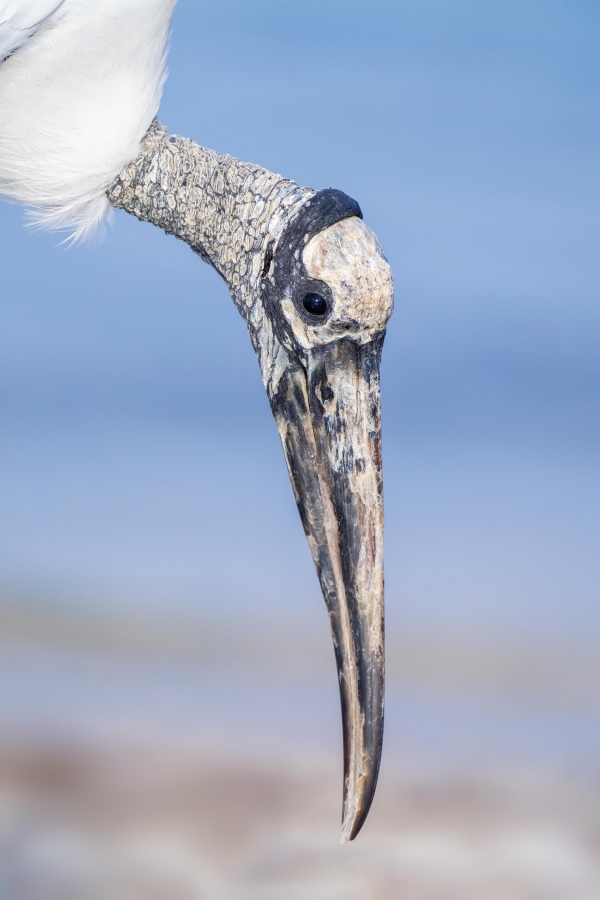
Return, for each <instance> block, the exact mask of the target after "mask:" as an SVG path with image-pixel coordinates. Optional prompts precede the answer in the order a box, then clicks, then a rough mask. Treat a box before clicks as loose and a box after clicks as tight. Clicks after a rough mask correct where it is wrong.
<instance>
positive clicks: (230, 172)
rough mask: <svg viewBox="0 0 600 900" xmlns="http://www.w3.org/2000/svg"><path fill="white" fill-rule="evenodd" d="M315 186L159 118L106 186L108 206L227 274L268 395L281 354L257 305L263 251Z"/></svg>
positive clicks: (275, 381)
mask: <svg viewBox="0 0 600 900" xmlns="http://www.w3.org/2000/svg"><path fill="white" fill-rule="evenodd" d="M313 193H314V192H313V191H311V190H309V189H307V188H301V187H299V186H298V185H297V184H296V183H295V182H293V181H289V180H287V179H284V178H282V177H281V176H280V175H275V174H273V173H272V172H269V171H268V170H267V169H263V168H261V167H260V166H256V165H253V164H251V163H244V162H240V161H239V160H237V159H234V158H233V157H231V156H222V155H221V154H219V153H216V152H215V151H214V150H207V149H206V148H204V147H201V146H199V145H198V144H196V143H194V141H191V140H189V139H187V138H182V137H178V136H176V135H169V134H168V132H167V130H166V129H165V128H164V127H163V126H162V125H160V124H158V123H154V124H153V126H152V127H151V129H150V131H149V132H148V134H147V136H146V138H145V140H144V142H143V144H142V150H141V153H140V155H139V156H138V158H137V159H136V160H135V161H134V162H132V163H131V164H130V165H128V166H126V167H125V169H124V170H123V171H122V172H121V174H120V175H119V176H118V177H117V179H116V180H115V181H114V182H113V184H112V185H111V186H110V188H109V190H108V191H107V196H108V199H109V200H110V202H111V203H112V204H113V206H116V207H119V208H121V209H124V210H126V211H127V212H129V213H132V214H133V215H134V216H136V217H137V218H138V219H141V220H142V221H145V222H151V223H152V224H154V225H157V226H158V227H159V228H162V229H163V231H165V232H166V233H167V234H173V235H175V237H177V238H179V239H180V240H182V241H185V242H186V243H187V244H189V246H190V247H191V248H192V249H193V250H194V251H195V252H196V253H198V254H199V255H200V256H201V257H202V259H204V260H205V261H206V262H208V263H210V265H212V266H213V267H214V268H215V269H216V270H217V272H219V274H220V275H221V276H222V277H223V278H224V279H225V281H226V282H227V285H228V287H229V290H230V292H231V296H232V297H233V300H234V302H235V304H236V306H237V307H238V309H239V311H240V313H241V314H242V315H243V316H244V318H245V319H246V322H247V324H248V329H249V331H250V336H251V338H252V343H253V345H254V349H255V351H256V353H257V355H258V358H259V361H260V365H261V370H262V374H263V381H264V383H265V387H266V388H267V391H268V393H269V396H272V395H273V393H274V391H275V390H276V389H277V385H278V383H279V374H280V372H281V370H282V368H281V367H282V366H285V364H287V357H285V358H284V356H285V350H284V349H283V348H282V347H281V346H280V345H279V342H278V341H276V340H274V339H273V329H272V324H271V322H270V319H269V317H268V316H266V315H265V311H264V308H263V305H262V299H261V291H260V281H261V276H262V272H263V268H264V265H265V256H266V254H267V248H268V246H269V243H270V242H271V241H276V240H277V238H278V237H279V236H280V234H281V232H282V231H283V229H284V227H285V225H286V224H287V222H288V221H289V220H290V218H291V217H293V215H294V213H295V212H296V211H297V209H298V208H299V207H300V206H301V205H302V204H303V203H305V202H306V200H307V199H308V198H309V197H311V196H312V195H313ZM282 354H283V356H282Z"/></svg>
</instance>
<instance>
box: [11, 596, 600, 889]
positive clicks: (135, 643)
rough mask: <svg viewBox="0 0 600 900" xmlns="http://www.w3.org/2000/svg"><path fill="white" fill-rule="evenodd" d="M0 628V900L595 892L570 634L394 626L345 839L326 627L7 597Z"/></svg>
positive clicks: (589, 719)
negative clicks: (358, 808) (354, 832)
mask: <svg viewBox="0 0 600 900" xmlns="http://www.w3.org/2000/svg"><path fill="white" fill-rule="evenodd" d="M323 624H325V623H323ZM2 633H3V635H4V637H3V642H2V657H1V661H0V722H1V725H2V732H1V734H2V737H1V742H0V874H1V880H0V885H1V887H0V897H2V898H3V900H4V898H6V900H71V898H73V900H88V898H90V900H92V898H93V900H188V898H189V900H202V898H206V900H238V898H239V900H271V898H272V900H308V898H311V900H312V898H315V900H338V898H339V900H342V898H343V900H396V898H400V897H402V898H406V900H451V898H456V900H459V898H460V900H467V898H473V900H563V898H564V900H597V898H598V896H600V864H599V860H600V809H599V805H600V804H599V800H600V767H599V766H598V760H599V759H600V755H599V753H598V751H599V750H600V715H599V713H600V703H599V701H598V697H599V696H600V692H599V691H598V688H599V687H600V671H599V667H598V663H597V660H596V659H595V656H594V654H593V653H588V652H587V651H586V648H585V647H582V646H581V644H580V645H577V646H570V647H566V646H564V647H562V648H560V647H556V646H555V647H546V649H545V651H543V652H542V650H541V649H540V648H537V649H536V648H535V647H533V646H529V645H526V644H523V645H521V646H515V645H514V642H513V644H512V645H511V644H509V643H507V642H502V641H498V640H496V641H489V642H488V644H487V646H486V644H485V640H484V639H483V638H482V636H481V635H479V636H474V635H471V636H470V637H469V636H466V635H463V636H462V637H460V638H459V637H458V636H457V635H455V636H454V637H453V638H450V637H448V636H446V637H444V638H439V639H438V640H437V642H436V641H433V640H432V639H431V638H428V637H427V636H425V635H424V634H418V633H412V634H410V635H404V636H403V637H402V638H397V637H396V636H391V638H390V641H389V651H388V653H389V659H390V667H389V668H390V675H389V690H388V717H387V722H388V730H387V735H386V743H385V753H384V762H383V767H382V772H381V778H380V784H379V791H378V796H377V798H376V802H375V804H374V808H373V811H372V813H371V816H370V818H369V820H368V822H367V824H366V826H365V828H364V831H363V833H362V834H361V835H360V836H359V838H358V839H357V840H356V841H355V842H354V843H353V844H352V845H347V846H340V845H339V843H338V841H339V822H338V818H339V811H340V805H341V735H340V728H339V711H338V708H337V696H336V683H335V674H334V666H333V659H332V654H331V651H330V648H329V646H328V636H327V635H326V633H325V629H323V634H322V635H320V636H315V635H309V634H307V635H302V634H298V632H292V631H289V632H287V633H286V632H285V630H284V631H283V632H280V634H279V636H278V639H275V636H274V635H272V634H268V633H267V634H265V632H264V630H260V629H257V630H256V632H254V633H253V632H252V631H251V630H248V629H246V630H245V631H236V630H235V629H234V630H233V631H232V633H231V634H230V635H227V633H226V630H221V631H219V630H218V629H216V630H214V631H213V632H212V633H211V632H210V631H209V630H208V629H207V628H204V629H201V628H200V627H199V625H198V627H194V628H187V629H181V630H180V631H177V630H176V629H172V628H171V629H169V627H167V626H166V625H163V626H162V627H160V625H159V623H155V625H154V626H153V627H151V626H149V625H148V623H147V622H146V623H145V624H144V625H143V626H142V625H141V624H136V622H135V621H133V620H131V621H129V622H128V623H127V624H124V623H123V622H118V621H117V622H111V621H110V620H108V619H106V620H102V619H100V618H97V619H96V620H92V621H90V620H86V619H84V618H81V619H77V618H76V617H75V618H70V619H69V618H65V617H63V618H61V617H60V616H56V617H53V618H52V619H46V618H44V617H41V616H40V615H38V614H36V613H35V612H33V613H31V612H30V614H29V615H27V614H25V613H24V612H23V607H22V606H21V607H17V606H15V605H14V604H10V603H7V604H5V606H4V607H3V614H2ZM321 638H322V639H321ZM330 657H331V658H330Z"/></svg>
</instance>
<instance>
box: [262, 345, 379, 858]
mask: <svg viewBox="0 0 600 900" xmlns="http://www.w3.org/2000/svg"><path fill="white" fill-rule="evenodd" d="M382 344H383V335H379V336H378V337H376V338H375V339H374V340H372V341H371V342H370V343H367V344H362V345H361V344H358V343H357V342H356V341H353V340H352V339H350V338H343V339H341V340H338V341H334V342H332V343H330V344H327V345H324V346H322V347H318V348H316V349H314V350H312V351H311V352H310V354H309V357H308V362H307V365H306V368H305V367H304V366H302V365H300V364H299V363H292V364H291V365H290V367H289V368H288V369H287V370H286V373H285V375H284V376H283V378H282V380H281V382H280V386H279V390H278V392H277V394H276V396H275V397H274V398H273V399H272V401H271V406H272V409H273V414H274V416H275V419H276V421H277V427H278V428H279V433H280V435H281V440H282V443H283V448H284V451H285V456H286V460H287V465H288V469H289V473H290V478H291V482H292V486H293V489H294V494H295V497H296V503H297V504H298V510H299V512H300V516H301V518H302V524H303V525H304V531H305V532H306V537H307V539H308V543H309V545H310V549H311V553H312V556H313V560H314V563H315V566H316V569H317V573H318V576H319V580H320V582H321V589H322V591H323V596H324V598H325V603H326V604H327V609H328V611H329V618H330V622H331V631H332V636H333V643H334V647H335V654H336V662H337V668H338V676H339V682H340V696H341V702H342V723H343V732H344V805H343V816H342V842H343V843H345V842H346V841H351V840H353V839H354V838H355V837H356V835H357V834H358V832H359V831H360V829H361V827H362V825H363V823H364V821H365V819H366V817H367V814H368V812H369V809H370V806H371V803H372V800H373V795H374V793H375V787H376V784H377V776H378V772H379V762H380V758H381V743H382V738H383V701H384V610H383V483H382V473H381V417H380V395H379V367H380V361H381V347H382Z"/></svg>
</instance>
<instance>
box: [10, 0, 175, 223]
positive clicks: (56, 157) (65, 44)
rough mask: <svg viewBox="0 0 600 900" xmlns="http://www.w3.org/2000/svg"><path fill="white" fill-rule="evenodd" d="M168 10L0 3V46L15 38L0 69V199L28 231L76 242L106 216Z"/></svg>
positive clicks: (145, 111) (156, 0) (131, 147)
mask: <svg viewBox="0 0 600 900" xmlns="http://www.w3.org/2000/svg"><path fill="white" fill-rule="evenodd" d="M175 3H176V0H63V2H61V3H60V4H57V0H53V2H51V0H47V2H46V3H44V2H42V0H26V2H20V0H9V2H5V0H4V2H3V0H0V40H2V39H3V36H4V37H6V35H7V34H8V33H9V29H10V28H12V29H13V31H16V30H17V28H18V29H19V30H20V31H21V37H19V36H17V37H18V43H17V45H16V46H19V45H21V46H20V49H18V50H17V52H15V53H14V54H13V55H12V56H10V57H9V58H8V59H6V60H5V62H3V63H1V64H0V193H3V194H5V195H6V196H7V197H8V198H10V199H11V200H13V201H15V202H17V203H21V204H23V205H24V206H27V207H28V208H29V210H30V212H31V215H32V218H33V220H34V221H35V223H37V224H39V225H43V226H46V227H49V228H53V229H69V230H71V231H72V236H73V239H75V240H78V239H81V238H85V237H86V236H88V235H89V234H91V233H92V232H93V231H94V230H95V229H96V227H97V226H98V224H99V223H100V222H101V221H102V220H103V219H104V218H105V216H106V215H107V213H108V212H109V209H110V204H109V202H108V200H107V198H106V195H105V192H106V189H107V187H108V186H109V184H110V183H111V182H112V181H113V179H114V178H115V177H116V176H117V175H118V173H119V172H120V171H121V169H122V168H123V166H125V165H126V164H127V163H128V162H131V160H133V159H135V157H136V156H137V154H138V151H139V147H140V144H141V141H142V138H143V137H144V134H145V133H146V131H147V130H148V127H149V126H150V124H151V122H152V119H153V118H154V116H155V115H156V113H157V111H158V106H159V102H160V98H161V94H162V88H163V84H164V79H165V47H166V42H167V38H168V31H169V24H170V20H171V15H172V13H173V9H174V7H175ZM44 8H45V12H44ZM50 8H51V12H49V9H50ZM40 12H41V15H42V19H41V24H39V27H37V30H36V25H37V24H38V23H39V22H40V19H39V18H37V21H36V17H39V15H40ZM7 13H8V15H7ZM7 23H8V24H7ZM23 33H24V34H25V37H23V36H22V35H23ZM27 37H29V40H27ZM23 41H25V42H24V43H23Z"/></svg>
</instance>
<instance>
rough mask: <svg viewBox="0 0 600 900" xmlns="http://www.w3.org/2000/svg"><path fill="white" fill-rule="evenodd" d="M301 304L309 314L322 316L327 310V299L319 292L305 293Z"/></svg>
mask: <svg viewBox="0 0 600 900" xmlns="http://www.w3.org/2000/svg"><path fill="white" fill-rule="evenodd" d="M302 306H303V307H304V309H305V310H306V312H307V313H310V315H311V316H319V317H321V316H324V315H325V313H326V312H327V301H326V300H325V298H324V297H321V295H320V294H313V293H310V294H306V296H305V297H304V300H303V301H302Z"/></svg>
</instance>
